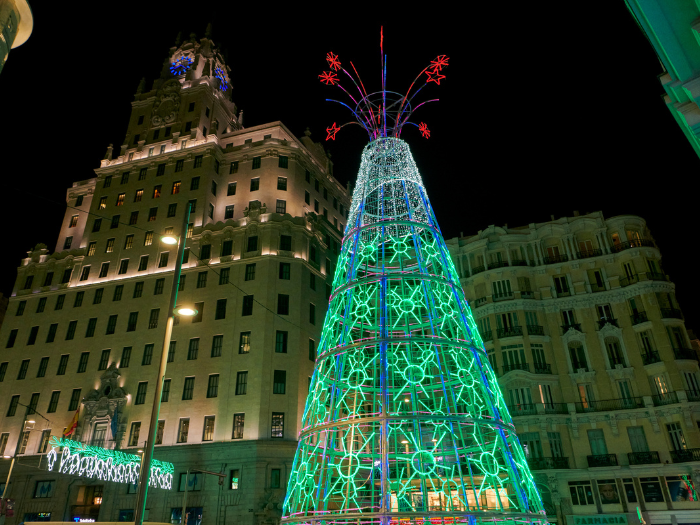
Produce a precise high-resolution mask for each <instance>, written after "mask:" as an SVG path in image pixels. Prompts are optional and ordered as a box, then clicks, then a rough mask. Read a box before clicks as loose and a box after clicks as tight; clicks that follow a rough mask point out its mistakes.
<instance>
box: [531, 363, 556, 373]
mask: <svg viewBox="0 0 700 525" xmlns="http://www.w3.org/2000/svg"><path fill="white" fill-rule="evenodd" d="M533 368H534V369H535V373H536V374H551V373H552V365H550V364H549V363H535V364H534V365H533Z"/></svg>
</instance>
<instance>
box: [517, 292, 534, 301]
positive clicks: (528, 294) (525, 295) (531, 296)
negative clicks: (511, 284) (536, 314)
mask: <svg viewBox="0 0 700 525" xmlns="http://www.w3.org/2000/svg"><path fill="white" fill-rule="evenodd" d="M520 298H521V299H534V298H535V292H533V291H532V290H523V291H522V292H520Z"/></svg>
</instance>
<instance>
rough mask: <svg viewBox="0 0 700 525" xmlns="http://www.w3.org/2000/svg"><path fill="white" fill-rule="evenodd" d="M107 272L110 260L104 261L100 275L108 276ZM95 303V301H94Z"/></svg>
mask: <svg viewBox="0 0 700 525" xmlns="http://www.w3.org/2000/svg"><path fill="white" fill-rule="evenodd" d="M107 272H109V263H108V262H103V263H102V265H101V266H100V273H99V275H98V277H100V278H101V277H107ZM92 304H95V303H92Z"/></svg>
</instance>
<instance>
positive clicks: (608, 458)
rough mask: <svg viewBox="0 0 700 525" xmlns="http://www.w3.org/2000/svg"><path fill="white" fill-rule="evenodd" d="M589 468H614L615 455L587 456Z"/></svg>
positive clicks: (615, 463)
mask: <svg viewBox="0 0 700 525" xmlns="http://www.w3.org/2000/svg"><path fill="white" fill-rule="evenodd" d="M588 466H589V467H591V468H592V467H616V466H617V454H598V455H594V456H588Z"/></svg>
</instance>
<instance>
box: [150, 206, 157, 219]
mask: <svg viewBox="0 0 700 525" xmlns="http://www.w3.org/2000/svg"><path fill="white" fill-rule="evenodd" d="M157 216H158V207H157V206H156V207H155V208H150V209H149V210H148V222H153V221H155V220H156V218H157Z"/></svg>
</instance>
